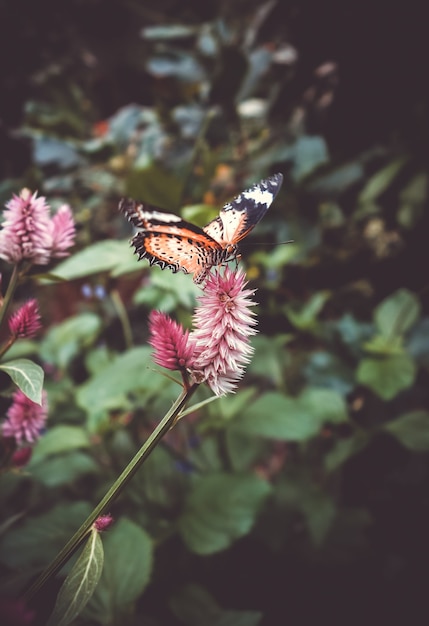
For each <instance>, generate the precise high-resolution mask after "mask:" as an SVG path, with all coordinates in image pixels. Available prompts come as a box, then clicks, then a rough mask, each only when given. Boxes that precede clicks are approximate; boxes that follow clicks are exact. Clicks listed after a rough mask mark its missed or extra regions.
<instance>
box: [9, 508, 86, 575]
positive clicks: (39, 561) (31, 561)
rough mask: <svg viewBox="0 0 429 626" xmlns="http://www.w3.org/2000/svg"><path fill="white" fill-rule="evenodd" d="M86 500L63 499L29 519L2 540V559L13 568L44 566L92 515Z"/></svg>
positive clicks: (28, 517)
mask: <svg viewBox="0 0 429 626" xmlns="http://www.w3.org/2000/svg"><path fill="white" fill-rule="evenodd" d="M90 511H91V506H90V505H89V504H88V503H87V502H74V503H73V504H68V503H65V502H62V503H61V504H59V505H58V506H56V507H55V508H53V509H51V510H50V511H49V512H48V513H43V514H42V515H38V516H35V517H31V516H27V517H26V519H25V520H24V521H23V522H22V524H20V525H19V526H17V527H16V528H14V529H13V530H10V531H9V532H8V533H7V534H6V535H4V536H3V537H2V538H1V540H0V561H1V562H2V563H4V564H5V565H8V566H9V567H11V568H12V569H16V568H19V569H23V568H30V567H34V568H40V569H42V568H43V567H45V566H46V565H47V564H48V563H49V562H50V561H52V559H53V558H54V557H55V556H56V554H57V553H58V552H59V551H60V550H61V549H62V548H63V547H64V545H65V543H66V542H67V541H68V540H69V539H70V537H71V536H72V535H73V533H75V532H76V530H77V529H78V528H79V526H80V525H81V524H82V522H83V521H84V520H85V518H86V517H87V516H88V515H89V513H90Z"/></svg>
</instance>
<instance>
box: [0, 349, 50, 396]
mask: <svg viewBox="0 0 429 626" xmlns="http://www.w3.org/2000/svg"><path fill="white" fill-rule="evenodd" d="M0 370H3V371H4V372H6V374H8V375H9V376H10V377H11V379H12V380H13V382H14V383H15V385H16V386H17V387H19V389H21V391H22V392H23V393H25V395H26V396H27V398H30V400H32V401H33V402H35V403H36V404H40V405H41V404H42V390H43V379H44V372H43V370H42V368H41V367H40V365H36V363H33V361H30V360H29V359H14V360H13V361H8V362H7V363H2V364H1V365H0Z"/></svg>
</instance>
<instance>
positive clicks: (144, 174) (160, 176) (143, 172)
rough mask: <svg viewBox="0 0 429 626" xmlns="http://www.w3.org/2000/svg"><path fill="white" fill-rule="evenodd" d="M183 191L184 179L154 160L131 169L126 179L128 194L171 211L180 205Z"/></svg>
mask: <svg viewBox="0 0 429 626" xmlns="http://www.w3.org/2000/svg"><path fill="white" fill-rule="evenodd" d="M182 191H183V179H181V178H179V177H178V176H177V175H175V174H171V173H170V172H169V171H168V170H167V169H165V167H162V166H161V165H158V164H156V163H153V162H151V163H149V165H147V166H146V167H139V168H135V169H133V170H131V172H130V173H129V175H128V178H127V181H126V192H127V195H128V196H131V198H138V199H139V200H143V201H144V202H147V203H149V204H154V205H155V206H158V207H161V208H162V209H166V210H169V211H176V210H177V209H178V207H179V206H180V199H181V197H182ZM124 219H125V218H124Z"/></svg>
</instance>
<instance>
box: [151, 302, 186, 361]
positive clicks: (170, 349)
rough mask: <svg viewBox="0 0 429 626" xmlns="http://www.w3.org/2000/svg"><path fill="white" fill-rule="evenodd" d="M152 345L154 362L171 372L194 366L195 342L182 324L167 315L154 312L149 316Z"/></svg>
mask: <svg viewBox="0 0 429 626" xmlns="http://www.w3.org/2000/svg"><path fill="white" fill-rule="evenodd" d="M149 330H150V333H151V338H150V340H149V343H150V345H151V346H152V347H153V348H154V349H155V353H154V361H155V363H157V364H158V365H161V367H166V368H167V369H169V370H185V369H187V368H188V367H191V366H192V364H193V354H194V342H193V341H192V340H191V339H190V337H189V332H188V331H185V330H183V327H182V326H181V324H178V323H177V322H175V321H174V320H172V319H171V318H170V317H168V315H165V313H161V312H160V311H152V313H151V314H150V316H149Z"/></svg>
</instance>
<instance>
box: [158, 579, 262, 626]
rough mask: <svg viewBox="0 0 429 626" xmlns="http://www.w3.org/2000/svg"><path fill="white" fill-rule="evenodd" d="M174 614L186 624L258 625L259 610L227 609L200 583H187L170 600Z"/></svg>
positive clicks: (213, 625)
mask: <svg viewBox="0 0 429 626" xmlns="http://www.w3.org/2000/svg"><path fill="white" fill-rule="evenodd" d="M170 607H171V610H172V612H173V613H174V615H175V616H176V617H177V618H178V619H179V620H180V621H181V622H183V624H186V626H201V625H202V624H204V626H257V625H258V624H259V623H260V621H261V619H262V613H259V612H258V611H226V610H224V609H222V608H221V607H220V606H219V605H218V604H217V602H216V601H215V599H214V598H213V596H211V595H210V594H209V592H208V591H207V590H206V589H204V588H203V587H200V586H199V585H193V584H190V585H185V586H184V587H182V588H181V589H180V590H179V592H178V593H175V594H174V596H173V597H172V598H171V600H170Z"/></svg>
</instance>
